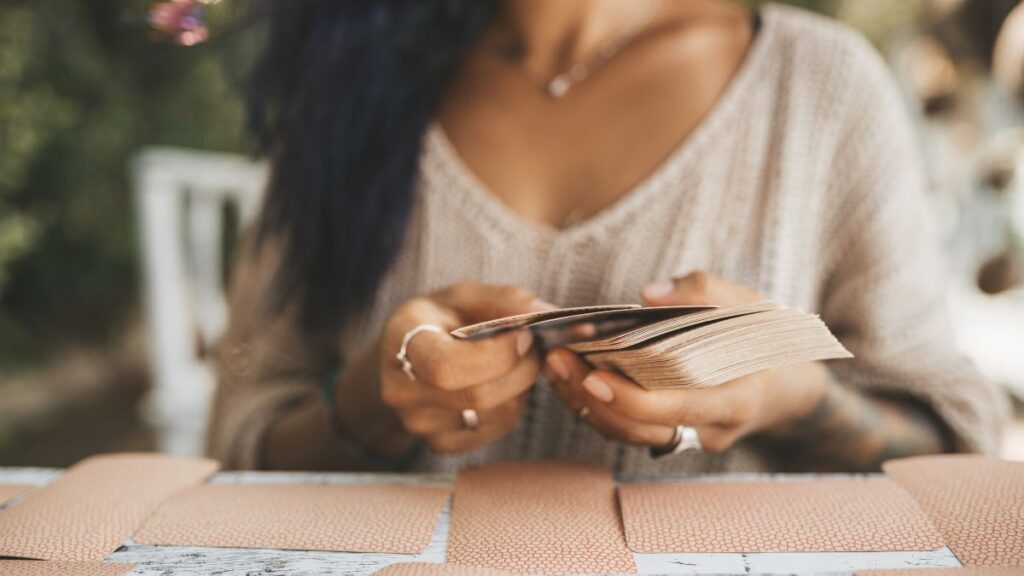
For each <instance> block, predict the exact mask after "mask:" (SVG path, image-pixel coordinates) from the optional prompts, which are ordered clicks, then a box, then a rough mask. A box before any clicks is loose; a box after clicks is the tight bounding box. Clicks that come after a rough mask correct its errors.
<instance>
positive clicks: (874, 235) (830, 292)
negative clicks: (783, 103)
mask: <svg viewBox="0 0 1024 576" xmlns="http://www.w3.org/2000/svg"><path fill="white" fill-rule="evenodd" d="M854 42H855V45H854V48H855V50H854V51H853V52H854V54H855V55H856V58H854V59H853V65H852V66H851V69H850V70H849V73H848V77H849V80H850V83H851V86H850V90H849V93H850V94H851V95H852V96H851V98H850V103H849V106H848V107H847V112H848V113H849V115H848V116H847V118H849V120H848V121H847V122H846V124H847V126H846V130H845V138H844V139H843V140H842V141H841V142H840V143H839V145H838V147H837V149H838V151H837V153H836V163H835V170H834V176H833V181H834V185H833V189H832V190H830V191H829V194H830V195H831V200H832V202H830V203H829V204H830V205H831V207H832V208H831V214H829V215H827V216H826V219H825V221H826V222H828V223H829V225H828V226H827V227H826V228H825V233H826V234H827V235H828V236H829V238H828V240H827V241H826V242H824V243H823V244H825V245H826V246H828V252H829V254H830V256H829V260H831V262H832V265H831V266H830V270H831V272H830V273H829V274H828V275H827V277H826V283H825V285H824V290H823V291H822V299H821V305H820V310H821V316H822V319H823V320H824V321H825V322H826V323H827V324H828V325H829V326H830V327H831V328H832V329H833V330H834V331H835V333H836V335H837V336H838V337H839V338H840V340H841V341H842V342H843V344H844V345H845V346H846V347H847V348H848V349H849V350H850V351H851V352H852V353H853V354H854V355H855V359H853V360H846V361H837V362H834V363H832V364H831V366H830V367H831V369H832V371H833V374H834V375H835V376H836V377H837V378H838V379H839V380H840V382H842V383H844V384H847V385H849V386H852V387H855V388H859V389H861V390H864V391H869V392H871V393H877V394H889V395H904V396H909V397H912V398H915V399H917V400H919V401H921V402H923V403H924V404H926V405H928V406H930V407H931V408H932V409H933V410H934V412H935V414H937V415H938V417H939V418H941V419H942V421H943V422H944V423H945V425H946V427H947V429H948V430H949V432H950V433H951V435H952V438H953V440H954V445H955V449H956V450H958V451H963V452H986V453H992V452H995V451H996V450H997V449H998V445H999V438H1000V430H1001V425H1002V422H1003V419H1004V418H1005V413H1006V402H1005V398H1004V397H1003V396H1002V394H1001V393H1000V392H999V391H998V390H996V389H995V387H994V386H993V385H992V384H991V383H989V382H987V381H986V380H985V379H984V378H983V377H982V376H981V375H980V374H979V372H978V371H977V370H976V369H975V368H974V366H973V365H972V364H971V363H970V362H969V361H968V360H967V359H966V358H964V357H963V356H962V355H961V354H960V353H959V352H958V350H957V349H956V348H955V346H954V343H953V337H952V328H951V326H950V324H949V322H948V318H947V310H946V279H945V277H944V276H945V270H944V268H945V264H944V258H943V254H942V253H941V250H940V248H939V243H938V241H937V236H936V234H935V232H934V230H933V227H932V223H931V221H930V218H929V216H930V212H929V211H930V208H931V207H930V206H929V204H928V201H927V198H926V184H925V179H924V172H923V170H922V168H921V162H920V160H919V158H918V155H917V150H916V145H915V142H914V138H913V130H912V127H911V125H910V123H909V118H908V115H907V113H906V110H905V109H904V106H905V104H904V102H903V100H902V98H901V95H900V93H899V91H898V89H897V88H896V86H895V83H894V82H893V81H892V79H891V77H890V76H889V73H888V70H887V69H886V67H885V65H884V63H883V62H882V61H881V59H880V58H879V57H878V55H877V54H876V53H875V52H874V50H873V49H872V48H871V47H870V46H869V45H868V44H867V43H866V42H865V41H863V40H862V39H860V38H859V37H858V38H856V39H854Z"/></svg>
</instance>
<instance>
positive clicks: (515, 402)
mask: <svg viewBox="0 0 1024 576" xmlns="http://www.w3.org/2000/svg"><path fill="white" fill-rule="evenodd" d="M524 403H525V398H513V399H512V400H510V401H509V402H506V403H505V404H503V405H501V406H497V407H495V408H492V409H491V410H485V411H477V418H478V419H479V421H480V428H481V429H482V428H487V427H491V426H495V425H500V424H502V423H508V422H514V421H518V419H519V417H520V416H521V415H522V409H523V405H524ZM399 418H401V420H402V424H403V425H404V426H405V429H406V430H408V431H409V432H412V433H413V434H416V435H417V436H432V435H436V434H441V433H444V432H459V431H470V432H471V431H472V430H469V429H468V428H467V427H466V423H465V421H463V419H462V411H461V410H459V411H455V410H448V409H445V408H438V407H435V406H425V407H417V408H413V409H408V410H404V411H401V412H399Z"/></svg>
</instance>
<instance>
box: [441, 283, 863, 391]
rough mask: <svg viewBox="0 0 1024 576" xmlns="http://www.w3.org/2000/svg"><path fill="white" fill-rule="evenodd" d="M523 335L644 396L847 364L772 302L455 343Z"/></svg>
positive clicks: (663, 312)
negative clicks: (808, 366) (780, 370)
mask: <svg viewBox="0 0 1024 576" xmlns="http://www.w3.org/2000/svg"><path fill="white" fill-rule="evenodd" d="M522 328H528V329H529V330H531V331H533V332H534V334H535V335H536V336H537V338H538V340H539V342H540V343H541V344H542V345H544V346H545V347H552V346H563V347H565V348H567V349H569V350H572V351H573V352H576V353H577V354H579V355H581V356H582V357H583V358H584V359H585V360H586V361H587V362H589V363H590V364H592V365H593V366H595V367H597V368H602V369H606V370H612V371H615V372H619V373H621V374H623V375H625V376H627V377H628V378H630V379H632V380H633V381H635V382H636V383H637V384H639V385H641V386H643V387H644V388H647V389H667V388H707V387H710V386H717V385H718V384H722V383H724V382H728V381H730V380H734V379H736V378H739V377H741V376H746V375H748V374H752V373H754V372H758V371H761V370H766V369H769V368H776V367H779V366H783V365H786V364H794V363H798V362H810V361H813V360H830V359H838V358H850V357H851V356H852V354H850V353H849V352H848V351H847V350H846V349H845V348H844V347H843V345H842V344H840V343H839V341H838V340H837V339H836V337H835V336H833V335H832V333H831V332H830V331H829V329H828V327H827V326H825V323H824V322H822V321H821V319H820V318H818V316H816V315H814V314H807V313H805V312H801V311H799V310H795V309H793V308H787V307H785V306H782V305H779V304H776V303H774V302H756V303H752V304H743V305H740V306H730V307H724V308H720V307H717V306H658V307H641V306H637V305H629V304H626V305H615V306H588V307H583V308H562V309H558V310H552V311H548V312H535V313H530V314H521V315H518V316H509V317H507V318H500V319H497V320H491V321H489V322H482V323H479V324H473V325H470V326H464V327H462V328H459V329H457V330H454V331H452V335H453V336H455V337H456V338H463V339H477V338H486V337H489V336H493V335H495V334H498V333H501V332H505V331H508V330H517V329H522Z"/></svg>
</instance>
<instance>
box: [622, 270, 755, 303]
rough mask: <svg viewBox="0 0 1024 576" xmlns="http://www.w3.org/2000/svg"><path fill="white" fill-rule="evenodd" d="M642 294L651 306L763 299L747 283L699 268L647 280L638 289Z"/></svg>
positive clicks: (740, 301)
mask: <svg viewBox="0 0 1024 576" xmlns="http://www.w3.org/2000/svg"><path fill="white" fill-rule="evenodd" d="M641 296H642V297H643V299H644V302H645V303H647V304H648V305H651V306H670V305H672V306H685V305H700V304H714V305H718V306H737V305H740V304H746V303H749V302H757V301H759V300H763V299H764V297H763V296H762V295H761V294H760V293H758V292H757V291H754V290H751V289H750V288H747V287H746V286H741V285H739V284H735V283H733V282H730V281H728V280H725V279H723V278H720V277H718V276H715V275H713V274H709V273H707V272H702V271H695V272H691V273H689V274H687V275H685V276H682V277H679V278H674V279H671V280H661V281H658V282H654V283H652V284H648V285H647V286H646V287H644V289H643V290H642V291H641Z"/></svg>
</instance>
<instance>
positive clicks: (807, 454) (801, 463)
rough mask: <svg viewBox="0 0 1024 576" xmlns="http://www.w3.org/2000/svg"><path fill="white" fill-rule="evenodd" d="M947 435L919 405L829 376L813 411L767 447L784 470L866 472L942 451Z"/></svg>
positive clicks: (938, 422)
mask: <svg viewBox="0 0 1024 576" xmlns="http://www.w3.org/2000/svg"><path fill="white" fill-rule="evenodd" d="M947 436H948V434H947V433H946V430H945V427H944V426H943V424H942V423H941V421H940V420H939V419H938V417H937V416H936V415H935V414H934V413H933V412H932V410H931V409H930V408H928V407H927V406H925V405H923V404H921V403H920V402H917V401H915V400H913V399H910V398H895V397H893V398H889V397H886V398H883V397H877V396H869V395H867V394H865V393H862V392H859V391H856V390H852V389H850V388H847V387H845V386H843V385H842V384H840V383H838V382H836V381H835V380H833V379H831V377H830V378H829V381H828V382H827V383H826V386H825V394H824V395H823V398H822V400H821V403H820V404H818V406H817V408H815V409H814V410H813V411H812V412H811V413H810V414H809V415H807V416H806V417H805V418H804V419H803V420H801V421H799V422H797V423H796V424H795V425H794V426H792V427H791V428H790V429H789V430H787V431H785V432H783V433H781V434H779V435H777V436H776V437H775V438H774V439H773V441H772V443H771V446H770V447H771V448H772V449H773V452H774V453H775V454H776V455H777V456H778V457H779V459H780V460H781V461H782V463H783V464H784V465H785V466H786V467H787V468H792V469H802V470H812V471H839V470H843V471H851V470H854V471H865V472H867V471H876V470H879V469H880V468H881V465H882V462H884V461H886V460H889V459H891V458H902V457H906V456H914V455H918V454H934V453H939V452H944V451H947V449H948V447H949V446H948V445H949V440H948V438H947Z"/></svg>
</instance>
